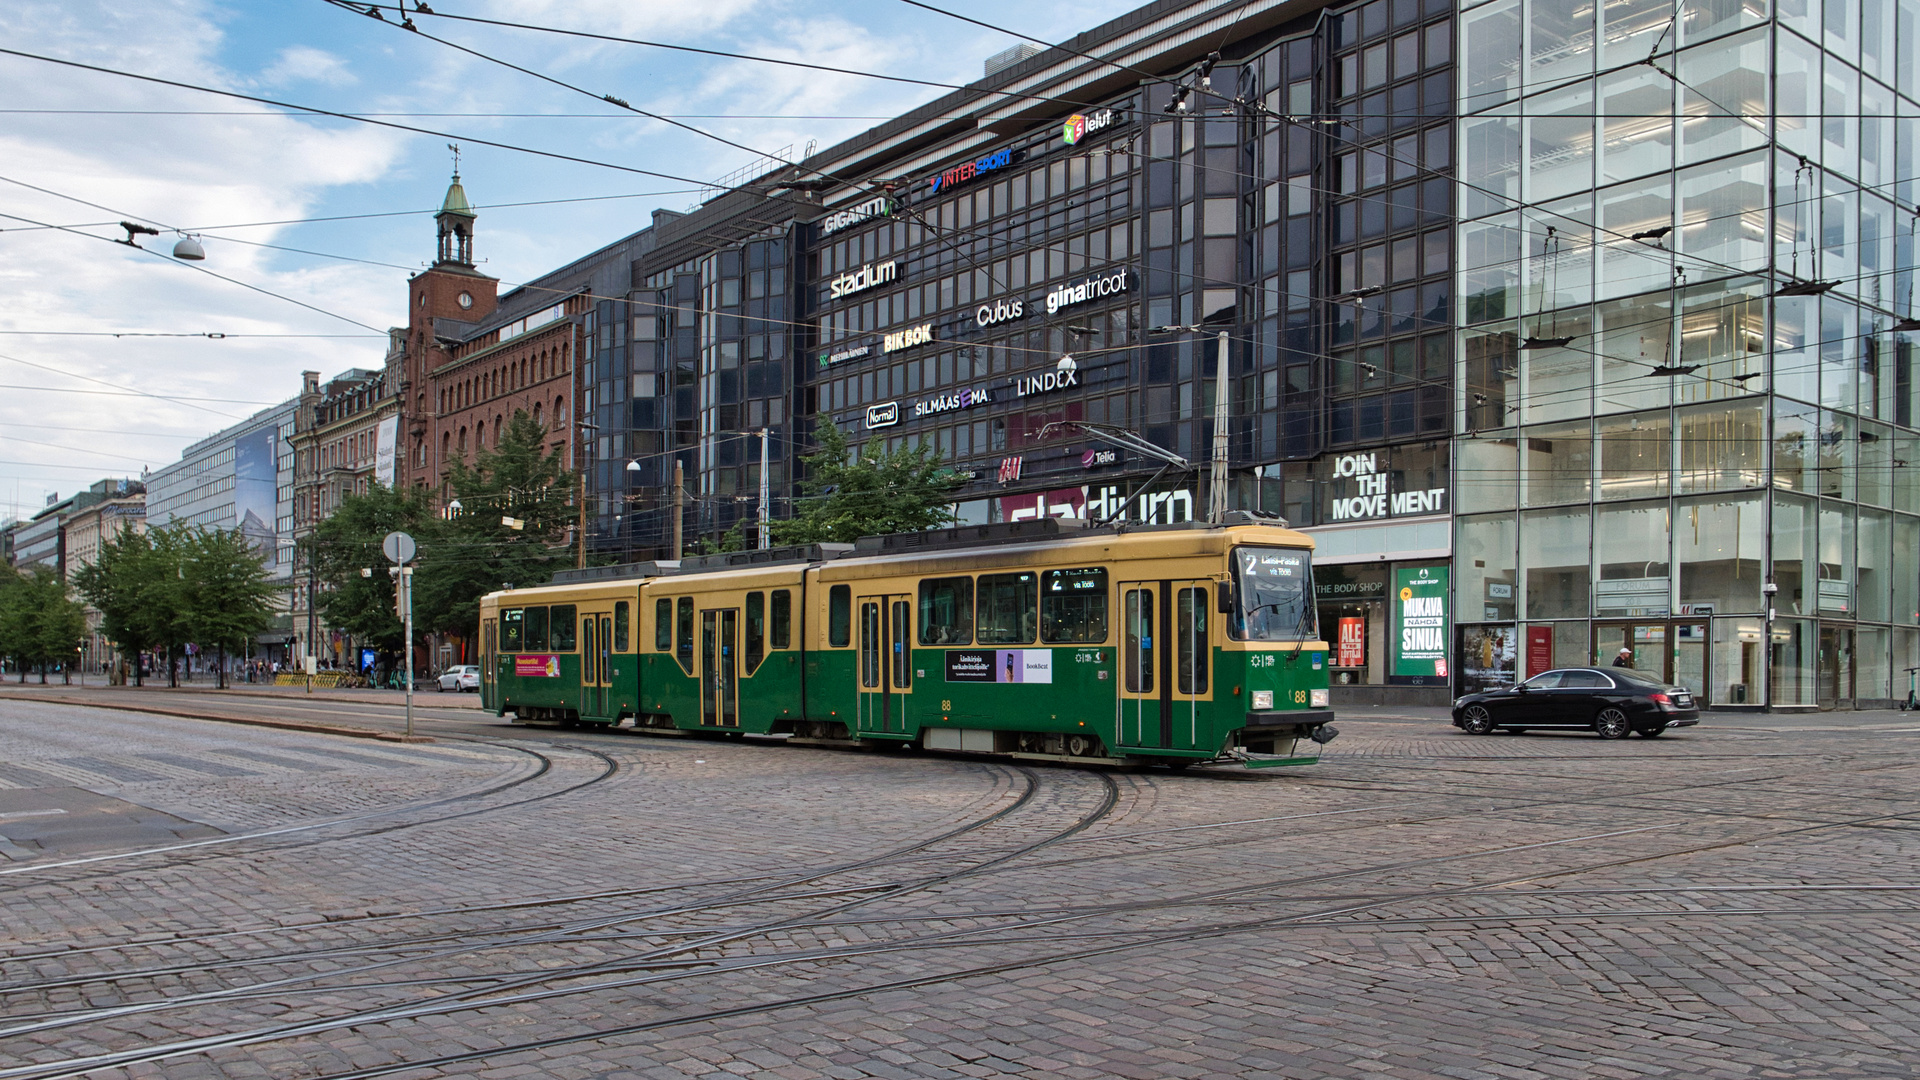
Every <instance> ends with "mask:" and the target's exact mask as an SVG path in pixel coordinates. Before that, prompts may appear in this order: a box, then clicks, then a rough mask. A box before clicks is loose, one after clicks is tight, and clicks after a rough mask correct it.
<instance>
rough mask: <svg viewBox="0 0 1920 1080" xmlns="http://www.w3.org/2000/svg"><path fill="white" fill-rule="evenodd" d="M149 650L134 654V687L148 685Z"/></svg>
mask: <svg viewBox="0 0 1920 1080" xmlns="http://www.w3.org/2000/svg"><path fill="white" fill-rule="evenodd" d="M146 677H147V650H145V649H141V650H139V651H138V652H136V653H134V654H133V685H135V686H145V685H147V681H146Z"/></svg>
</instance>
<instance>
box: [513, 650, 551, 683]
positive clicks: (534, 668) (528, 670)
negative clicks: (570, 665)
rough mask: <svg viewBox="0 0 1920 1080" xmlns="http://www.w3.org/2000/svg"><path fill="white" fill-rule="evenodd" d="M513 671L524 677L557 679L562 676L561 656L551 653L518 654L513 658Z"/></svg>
mask: <svg viewBox="0 0 1920 1080" xmlns="http://www.w3.org/2000/svg"><path fill="white" fill-rule="evenodd" d="M513 673H514V674H515V675H518V676H520V677H522V678H542V679H557V678H559V677H560V658H559V657H557V656H551V655H548V656H538V655H526V656H516V657H514V658H513Z"/></svg>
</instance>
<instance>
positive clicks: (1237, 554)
mask: <svg viewBox="0 0 1920 1080" xmlns="http://www.w3.org/2000/svg"><path fill="white" fill-rule="evenodd" d="M1233 570H1234V580H1235V582H1236V583H1237V584H1238V586H1239V588H1238V589H1237V590H1236V591H1237V592H1238V594H1239V604H1238V610H1236V611H1235V612H1234V615H1233V636H1234V638H1235V639H1236V640H1239V641H1310V640H1313V638H1314V635H1315V627H1314V610H1313V553H1312V552H1309V551H1303V550H1301V549H1299V548H1269V547H1240V548H1234V549H1233Z"/></svg>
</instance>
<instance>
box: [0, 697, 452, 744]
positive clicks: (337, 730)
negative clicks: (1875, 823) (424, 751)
mask: <svg viewBox="0 0 1920 1080" xmlns="http://www.w3.org/2000/svg"><path fill="white" fill-rule="evenodd" d="M260 696H265V695H260ZM0 701H32V702H37V703H39V704H42V705H74V706H79V707H83V708H94V709H117V710H119V711H121V712H137V713H150V714H152V715H154V716H172V717H177V718H179V719H182V720H210V721H212V722H214V723H216V724H244V725H246V726H248V727H263V728H275V729H277V730H280V731H304V732H309V733H311V734H316V735H343V736H346V737H347V738H349V739H372V740H374V741H376V742H397V743H430V742H433V741H434V739H433V738H432V737H431V736H428V735H415V736H413V737H412V738H408V737H407V736H405V735H403V734H401V733H400V732H397V731H382V730H380V729H378V728H363V727H352V726H350V725H347V724H311V723H305V722H302V721H299V720H270V719H267V718H266V717H261V716H222V715H220V714H218V713H200V712H187V711H185V710H182V709H162V708H156V707H154V706H150V705H122V704H114V703H102V702H93V701H76V700H74V699H73V698H71V697H38V696H34V695H30V694H16V693H7V694H3V695H0Z"/></svg>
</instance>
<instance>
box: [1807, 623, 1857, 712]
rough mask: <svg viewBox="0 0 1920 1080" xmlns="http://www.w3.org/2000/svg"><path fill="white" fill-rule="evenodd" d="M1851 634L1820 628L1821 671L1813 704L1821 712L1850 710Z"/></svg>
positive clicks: (1841, 629) (1826, 626) (1829, 625)
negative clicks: (1821, 710) (1825, 710)
mask: <svg viewBox="0 0 1920 1080" xmlns="http://www.w3.org/2000/svg"><path fill="white" fill-rule="evenodd" d="M1853 634H1854V630H1853V627H1851V626H1836V625H1834V624H1832V623H1821V624H1820V657H1819V664H1820V669H1819V682H1818V683H1817V684H1816V685H1815V690H1814V693H1815V698H1814V702H1815V704H1817V705H1819V706H1820V708H1822V709H1851V708H1853Z"/></svg>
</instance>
